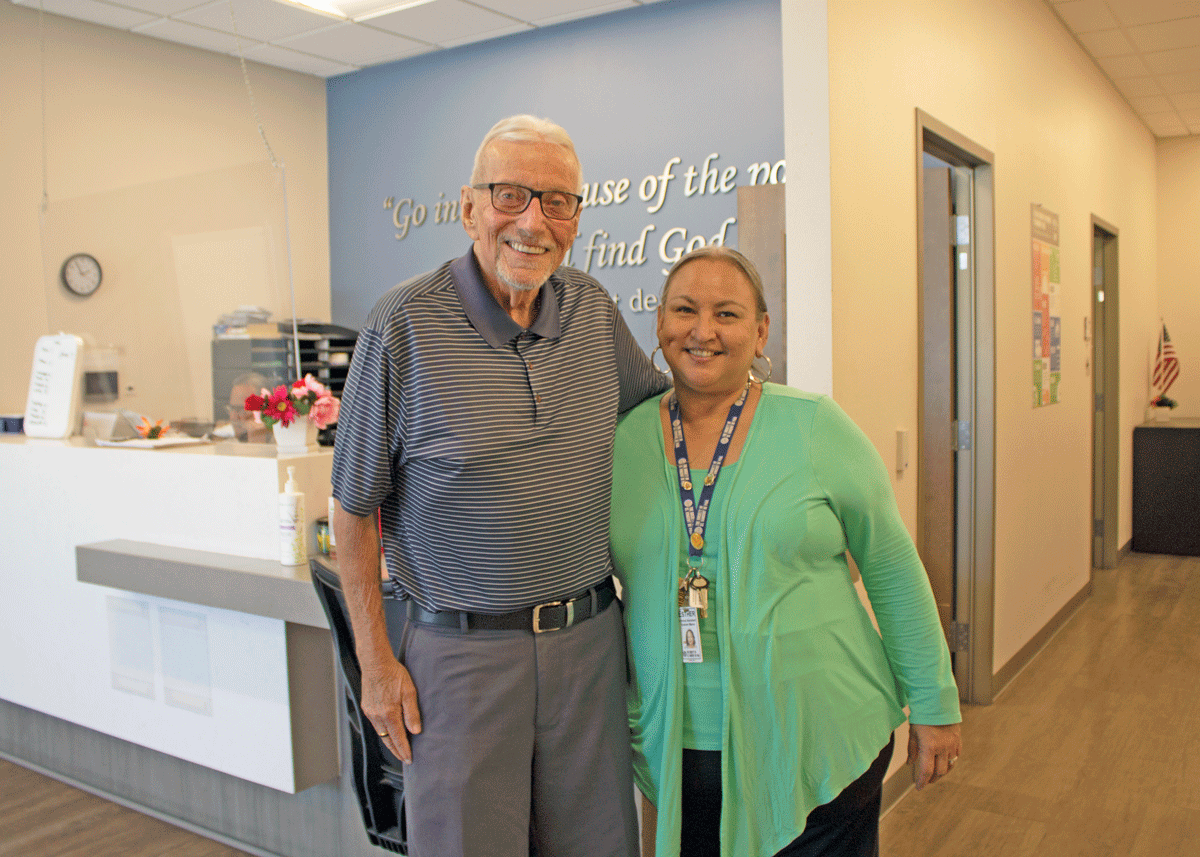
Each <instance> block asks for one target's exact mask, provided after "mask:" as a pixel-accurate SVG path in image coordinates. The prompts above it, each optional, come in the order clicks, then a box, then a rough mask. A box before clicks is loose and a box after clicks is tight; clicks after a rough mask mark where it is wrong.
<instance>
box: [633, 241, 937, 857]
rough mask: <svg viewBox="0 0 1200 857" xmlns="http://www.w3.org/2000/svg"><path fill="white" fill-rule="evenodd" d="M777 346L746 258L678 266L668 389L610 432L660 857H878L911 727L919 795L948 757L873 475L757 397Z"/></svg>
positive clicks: (919, 578) (828, 420)
mask: <svg viewBox="0 0 1200 857" xmlns="http://www.w3.org/2000/svg"><path fill="white" fill-rule="evenodd" d="M769 326H770V319H769V317H768V316H767V312H766V304H765V301H764V300H763V295H762V283H761V280H760V279H759V276H758V273H757V271H755V269H754V266H753V265H752V264H751V263H750V262H749V260H747V259H746V258H745V257H743V256H742V255H741V254H739V253H737V252H736V251H734V250H730V249H727V248H724V247H704V248H701V249H699V250H697V251H694V252H692V253H689V254H688V255H686V256H684V257H683V258H682V259H680V260H679V262H678V263H677V264H676V265H675V266H674V268H672V270H671V272H670V274H669V275H668V277H667V281H666V284H665V285H664V287H663V295H662V299H661V301H660V304H659V309H658V327H657V331H658V340H659V347H660V348H661V349H662V352H663V356H664V358H665V359H666V362H667V364H668V365H669V366H670V369H671V373H672V375H673V377H674V385H675V386H674V390H673V391H672V392H670V393H668V394H667V395H666V396H664V397H663V398H662V399H661V400H650V401H647V402H645V403H643V404H642V405H641V406H639V407H638V408H635V409H634V410H633V411H631V412H630V413H629V414H628V415H627V416H626V417H625V418H624V419H623V421H622V422H621V424H620V426H619V428H618V430H617V438H616V447H615V472H614V476H613V494H612V527H611V535H610V544H611V548H612V555H613V561H614V564H615V566H616V572H617V577H618V578H619V579H620V581H621V583H622V586H623V588H624V599H625V622H626V627H627V629H628V631H627V633H628V638H629V652H630V669H631V677H632V683H631V686H630V696H629V720H630V727H631V730H632V736H633V745H634V763H635V775H636V778H637V782H638V785H639V787H640V789H641V791H642V793H643V794H644V795H645V797H646V798H647V800H648V802H649V803H650V804H652V805H653V808H655V809H656V810H657V812H656V813H654V812H648V813H647V818H653V817H654V816H655V815H657V830H656V834H655V842H656V850H655V853H656V854H657V855H659V857H666V855H676V854H681V855H683V857H692V855H720V857H772V855H781V857H782V855H786V857H815V855H822V857H834V855H836V857H849V855H854V857H858V855H873V854H877V853H878V835H879V834H878V829H879V822H878V819H879V804H880V791H881V785H882V781H883V776H884V774H885V772H886V770H887V767H888V763H889V761H890V759H891V754H892V740H893V739H892V732H893V730H894V729H895V728H896V727H897V726H899V725H900V724H901V723H903V722H904V720H905V714H904V710H903V709H904V707H905V706H908V708H909V711H910V715H909V721H910V723H911V724H912V727H911V729H910V732H909V736H910V738H909V746H908V754H909V761H910V762H912V763H913V766H914V778H915V781H916V785H917V787H918V788H921V787H923V786H924V785H926V784H927V783H930V782H933V781H935V780H937V779H939V778H941V777H943V776H945V775H946V774H947V773H948V772H949V771H950V769H951V768H952V766H953V765H954V761H955V759H956V758H957V756H958V753H959V750H960V743H961V742H960V734H959V726H958V723H959V721H960V716H959V708H958V691H957V689H956V688H955V685H954V679H953V676H952V674H951V669H950V654H949V652H948V651H947V647H946V643H945V640H944V638H943V636H942V631H941V626H940V624H939V621H938V616H937V610H936V607H935V605H934V600H933V595H932V592H931V591H930V588H929V582H928V579H927V578H926V575H925V571H924V568H923V567H922V565H921V561H920V559H919V558H918V557H917V552H916V549H915V548H914V546H913V543H912V539H911V538H910V537H909V535H908V532H907V530H906V529H905V528H904V524H903V522H902V521H901V519H900V515H899V512H898V510H897V508H896V502H895V497H894V495H893V494H892V490H891V485H890V482H889V479H888V475H887V472H886V469H885V468H884V466H883V462H882V461H881V460H880V458H879V455H878V454H877V453H876V451H875V449H874V447H872V446H871V444H870V442H869V441H868V440H867V438H866V436H865V435H864V434H863V433H862V432H861V431H860V430H859V429H858V428H857V426H855V425H854V423H853V422H851V421H850V419H849V418H848V417H847V416H846V415H845V413H843V412H842V410H841V409H840V408H839V407H838V406H837V405H836V404H834V402H833V401H832V400H831V399H829V398H828V397H825V396H819V395H813V394H810V393H802V392H799V391H797V390H794V389H791V388H788V387H784V386H780V385H777V384H770V383H766V379H765V378H763V379H762V380H759V378H760V377H761V376H762V375H764V374H765V376H766V377H769V376H770V368H769V365H768V366H767V369H766V371H765V373H764V372H762V371H761V370H758V373H757V375H756V372H755V370H754V369H753V368H752V366H753V364H754V362H755V361H756V360H757V359H761V358H762V356H763V347H764V346H765V344H766V341H767V333H768V329H769ZM657 350H658V349H656V351H657ZM848 555H849V556H852V557H853V558H854V561H855V563H856V565H857V567H858V569H859V571H860V573H861V575H862V581H863V584H864V586H865V587H866V590H867V594H868V596H869V598H870V601H871V606H872V609H873V610H874V613H875V617H876V619H877V621H878V623H879V632H877V631H876V630H875V626H874V625H873V624H872V622H871V618H870V617H869V616H868V614H867V611H866V610H865V609H864V607H863V605H862V602H861V600H860V599H859V597H858V594H857V591H856V589H855V585H854V581H853V577H852V575H851V572H850V567H849V562H848V559H847V556H848ZM881 635H882V636H881ZM648 809H649V807H648Z"/></svg>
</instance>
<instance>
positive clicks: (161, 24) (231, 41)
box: [134, 18, 258, 54]
mask: <svg viewBox="0 0 1200 857" xmlns="http://www.w3.org/2000/svg"><path fill="white" fill-rule="evenodd" d="M134 32H135V33H141V34H142V35H144V36H154V37H155V38H156V39H166V40H167V41H169V42H179V43H180V44H184V45H191V46H192V47H194V48H204V49H205V50H206V51H216V52H217V53H222V54H236V53H237V52H238V40H237V39H235V38H234V37H233V36H231V35H230V34H229V33H218V32H217V31H216V30H210V29H208V28H207V27H197V26H196V25H194V24H185V23H184V22H182V21H172V20H171V19H169V18H161V19H159V20H157V21H153V22H151V23H149V24H147V25H145V26H144V27H135V28H134ZM256 44H258V42H256V41H254V40H253V39H245V38H243V39H242V40H241V47H242V50H247V49H249V48H250V47H253V46H254V45H256Z"/></svg>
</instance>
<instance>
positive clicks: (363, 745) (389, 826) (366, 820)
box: [309, 559, 408, 854]
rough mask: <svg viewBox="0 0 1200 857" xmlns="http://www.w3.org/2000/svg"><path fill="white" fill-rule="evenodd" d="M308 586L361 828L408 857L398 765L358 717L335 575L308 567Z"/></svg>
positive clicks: (315, 564) (357, 680)
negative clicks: (321, 621) (338, 690)
mask: <svg viewBox="0 0 1200 857" xmlns="http://www.w3.org/2000/svg"><path fill="white" fill-rule="evenodd" d="M309 568H310V570H311V571H312V579H313V586H314V587H316V590H317V597H318V598H320V599H321V606H322V607H323V608H325V616H326V618H328V620H329V630H330V632H331V633H332V634H333V647H334V650H335V651H336V652H337V658H338V663H339V664H340V665H341V671H342V679H343V684H342V688H343V691H344V695H343V699H344V701H345V704H346V720H347V721H349V723H350V751H351V755H352V762H353V773H354V790H355V792H357V794H358V803H359V806H360V807H361V808H362V816H363V824H364V826H365V827H366V829H367V838H368V839H370V840H371V844H372V845H377V846H379V847H380V848H382V849H384V850H385V851H391V852H393V853H396V854H407V853H408V831H407V826H406V824H405V821H404V772H403V768H402V767H401V762H400V760H399V759H397V758H396V757H395V756H393V755H392V754H391V752H390V751H389V750H388V749H387V748H386V747H384V746H383V742H382V741H380V740H379V736H378V735H377V734H376V733H375V729H374V727H373V726H372V725H371V723H370V721H368V720H367V719H366V718H365V717H363V713H362V670H361V669H360V668H359V665H358V656H357V655H356V654H355V653H354V634H353V632H352V631H351V629H350V614H349V613H347V612H346V600H345V598H344V597H343V596H342V582H341V580H340V579H339V578H338V575H337V572H335V571H334V570H333V569H331V568H329V566H327V565H325V563H324V562H322V561H321V560H320V559H313V560H312V561H311V562H310V563H309Z"/></svg>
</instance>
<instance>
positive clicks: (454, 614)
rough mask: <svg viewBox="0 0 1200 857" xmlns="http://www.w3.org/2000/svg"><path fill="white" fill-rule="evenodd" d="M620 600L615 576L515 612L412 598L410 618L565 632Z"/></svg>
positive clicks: (467, 626)
mask: <svg viewBox="0 0 1200 857" xmlns="http://www.w3.org/2000/svg"><path fill="white" fill-rule="evenodd" d="M616 600H617V590H616V587H615V586H613V581H612V578H611V577H610V578H608V579H606V580H605V581H604V582H603V583H598V584H596V586H594V587H593V588H591V589H587V590H585V591H583V592H581V593H580V594H578V595H575V596H573V597H571V598H568V599H567V600H565V601H550V602H547V603H546V604H538V605H535V606H533V607H526V608H525V609H524V610H514V611H513V612H511V613H500V614H492V613H470V612H467V611H465V610H436V611H435V610H426V609H425V608H424V607H422V606H421V605H420V604H418V603H417V602H416V601H414V600H413V599H411V598H409V599H408V618H409V619H411V620H412V621H414V622H421V623H423V624H426V625H439V626H441V627H443V628H458V629H459V630H460V631H462V632H464V633H465V632H467V631H532V632H533V633H535V634H543V633H545V632H546V631H561V630H562V629H563V628H569V627H571V626H572V625H577V624H579V623H580V622H582V621H583V620H584V619H590V618H592V617H593V616H596V615H599V613H600V612H601V611H602V610H604V609H605V608H606V607H608V605H610V604H612V603H613V602H614V601H616Z"/></svg>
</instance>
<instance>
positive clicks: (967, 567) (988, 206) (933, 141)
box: [914, 108, 996, 704]
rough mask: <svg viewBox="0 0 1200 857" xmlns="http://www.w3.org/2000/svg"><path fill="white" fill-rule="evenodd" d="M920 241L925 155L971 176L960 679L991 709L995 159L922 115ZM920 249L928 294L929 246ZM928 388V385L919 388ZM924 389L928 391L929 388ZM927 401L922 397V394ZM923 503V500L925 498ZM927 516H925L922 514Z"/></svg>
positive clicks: (961, 344) (961, 402) (962, 301)
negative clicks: (971, 281)
mask: <svg viewBox="0 0 1200 857" xmlns="http://www.w3.org/2000/svg"><path fill="white" fill-rule="evenodd" d="M915 136H916V143H915V147H914V148H915V161H916V176H917V182H916V188H917V193H916V196H917V218H916V221H917V235H918V236H919V235H921V233H922V224H923V223H924V213H925V212H924V186H925V175H924V172H925V164H924V156H925V153H926V152H929V153H930V154H933V155H936V156H937V157H938V158H940V159H941V160H943V161H946V162H948V163H950V164H953V165H956V166H960V167H968V168H969V169H970V170H971V173H972V181H973V191H974V218H973V223H972V233H971V240H972V241H973V242H974V254H973V257H974V272H973V273H974V278H973V279H974V289H973V290H963V291H960V292H959V293H957V295H956V301H957V304H958V307H957V311H956V321H955V326H956V328H957V333H956V339H957V343H958V347H957V349H956V350H957V352H958V353H957V357H956V375H957V376H958V383H957V388H958V409H957V410H958V414H957V416H958V419H959V420H960V421H964V420H969V421H970V424H971V428H970V431H969V433H967V435H966V438H967V439H968V440H969V443H967V444H966V445H967V446H968V447H969V448H965V449H964V448H960V450H959V453H958V465H957V468H956V469H957V474H956V488H955V508H956V521H957V525H956V533H955V537H956V546H955V574H954V579H955V586H954V626H955V631H956V634H955V636H956V637H958V638H959V639H957V640H954V641H952V642H953V643H955V645H952V648H953V649H956V650H958V651H957V654H956V656H955V659H954V677H955V680H956V681H957V683H958V690H959V697H960V698H961V699H963V700H964V701H966V702H972V703H980V704H989V703H991V701H992V699H993V696H994V694H995V688H994V677H995V676H994V672H993V670H994V648H995V630H994V625H995V589H996V578H995V552H996V544H995V543H996V536H995V533H996V286H995V283H996V227H995V223H996V218H995V188H994V165H995V160H996V159H995V155H993V154H992V153H991V152H990V151H988V150H987V149H985V148H983V147H982V146H980V145H978V144H977V143H975V142H973V141H971V140H970V139H968V138H967V137H964V136H963V135H962V134H959V133H958V132H957V131H955V130H954V129H952V128H950V127H949V126H948V125H946V124H945V123H943V122H940V121H938V120H937V119H934V118H933V117H932V116H930V115H929V114H928V113H926V112H925V111H923V110H921V109H919V108H918V109H917V110H916V135H915ZM916 245H917V277H918V282H917V294H918V296H920V295H921V293H922V291H923V290H922V282H921V277H922V276H923V273H922V272H923V270H924V247H923V246H922V245H923V242H922V241H921V240H918V241H917V242H916ZM920 383H921V384H922V385H923V383H924V381H923V378H922V379H921V380H920ZM922 389H923V388H922ZM919 395H920V394H919ZM918 501H919V498H918ZM918 514H920V509H918Z"/></svg>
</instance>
